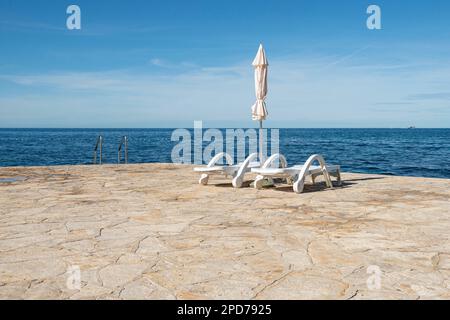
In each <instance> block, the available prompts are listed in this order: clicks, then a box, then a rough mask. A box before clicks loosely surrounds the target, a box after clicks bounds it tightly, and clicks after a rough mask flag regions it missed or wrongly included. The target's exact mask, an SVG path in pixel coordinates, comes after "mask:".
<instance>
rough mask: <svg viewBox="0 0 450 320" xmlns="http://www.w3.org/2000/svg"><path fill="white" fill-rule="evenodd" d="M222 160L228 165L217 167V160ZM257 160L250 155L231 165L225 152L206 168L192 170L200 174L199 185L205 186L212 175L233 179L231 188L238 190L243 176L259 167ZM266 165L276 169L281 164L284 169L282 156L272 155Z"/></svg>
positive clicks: (255, 154)
mask: <svg viewBox="0 0 450 320" xmlns="http://www.w3.org/2000/svg"><path fill="white" fill-rule="evenodd" d="M222 158H225V159H226V161H227V163H228V165H217V162H219V160H221V159H222ZM257 159H258V154H257V153H252V154H251V155H249V156H248V157H247V159H245V161H244V162H242V163H238V164H234V165H233V159H232V158H231V156H230V155H229V154H227V153H225V152H222V153H219V154H217V155H216V156H214V158H212V159H211V161H210V162H209V163H208V165H207V166H206V167H197V168H194V171H195V172H200V173H201V176H200V179H199V181H198V183H199V184H202V185H207V184H208V180H209V177H210V176H212V175H224V176H226V177H227V176H230V177H232V178H233V180H232V185H233V187H235V188H240V187H242V184H243V183H244V176H245V174H246V173H248V172H250V171H251V170H252V169H256V168H260V167H261V164H260V162H258V161H256V160H257ZM266 164H267V166H275V165H278V167H279V166H280V164H281V166H284V167H285V166H286V160H285V158H284V157H283V156H282V155H280V154H274V155H272V156H271V157H270V158H269V159H267V161H266V162H265V163H264V165H266ZM263 167H264V166H263Z"/></svg>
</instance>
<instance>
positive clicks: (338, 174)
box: [336, 169, 342, 186]
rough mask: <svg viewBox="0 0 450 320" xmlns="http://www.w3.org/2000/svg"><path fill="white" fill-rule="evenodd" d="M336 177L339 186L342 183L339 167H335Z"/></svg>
mask: <svg viewBox="0 0 450 320" xmlns="http://www.w3.org/2000/svg"><path fill="white" fill-rule="evenodd" d="M336 178H337V183H338V186H341V185H342V180H341V169H337V171H336Z"/></svg>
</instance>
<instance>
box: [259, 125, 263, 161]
mask: <svg viewBox="0 0 450 320" xmlns="http://www.w3.org/2000/svg"><path fill="white" fill-rule="evenodd" d="M262 130H263V125H262V120H259V163H261V165H263V141H262V136H263V134H262V133H263V132H262Z"/></svg>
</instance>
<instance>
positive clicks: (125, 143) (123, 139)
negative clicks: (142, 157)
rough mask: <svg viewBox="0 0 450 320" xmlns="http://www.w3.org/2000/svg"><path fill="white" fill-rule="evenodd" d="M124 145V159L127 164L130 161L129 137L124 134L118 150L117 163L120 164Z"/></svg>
mask: <svg viewBox="0 0 450 320" xmlns="http://www.w3.org/2000/svg"><path fill="white" fill-rule="evenodd" d="M122 146H123V147H124V160H125V164H127V163H128V137H127V136H123V137H122V139H120V143H119V148H118V150H117V164H120V153H121V151H122Z"/></svg>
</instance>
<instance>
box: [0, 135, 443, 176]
mask: <svg viewBox="0 0 450 320" xmlns="http://www.w3.org/2000/svg"><path fill="white" fill-rule="evenodd" d="M174 130H175V129H170V128H168V129H0V166H2V167H8V166H50V165H79V164H85V165H88V164H92V163H93V160H94V159H93V158H94V147H95V144H96V141H97V137H98V136H99V135H101V136H102V137H103V147H102V161H103V163H104V164H105V163H111V164H114V163H116V164H117V163H118V147H119V144H120V141H121V138H122V137H123V136H127V138H128V163H152V162H166V163H168V162H172V158H171V154H172V149H173V148H174V146H175V145H176V144H177V143H178V141H172V139H171V138H172V133H173V132H174ZM190 132H191V133H192V131H190ZM269 136H270V133H269ZM279 150H280V152H281V153H282V154H284V155H285V156H286V158H287V160H288V164H290V165H293V164H301V163H303V162H305V160H306V159H307V158H308V157H309V156H310V155H311V154H316V153H318V154H322V155H323V156H324V158H325V159H326V161H327V163H330V164H339V165H341V167H342V170H343V171H346V172H359V173H373V174H387V175H399V176H417V177H436V178H450V129H420V128H412V129H294V128H293V129H279ZM98 158H99V155H98V153H97V159H98ZM121 158H122V161H123V152H122V153H121ZM97 161H98V160H97Z"/></svg>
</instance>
